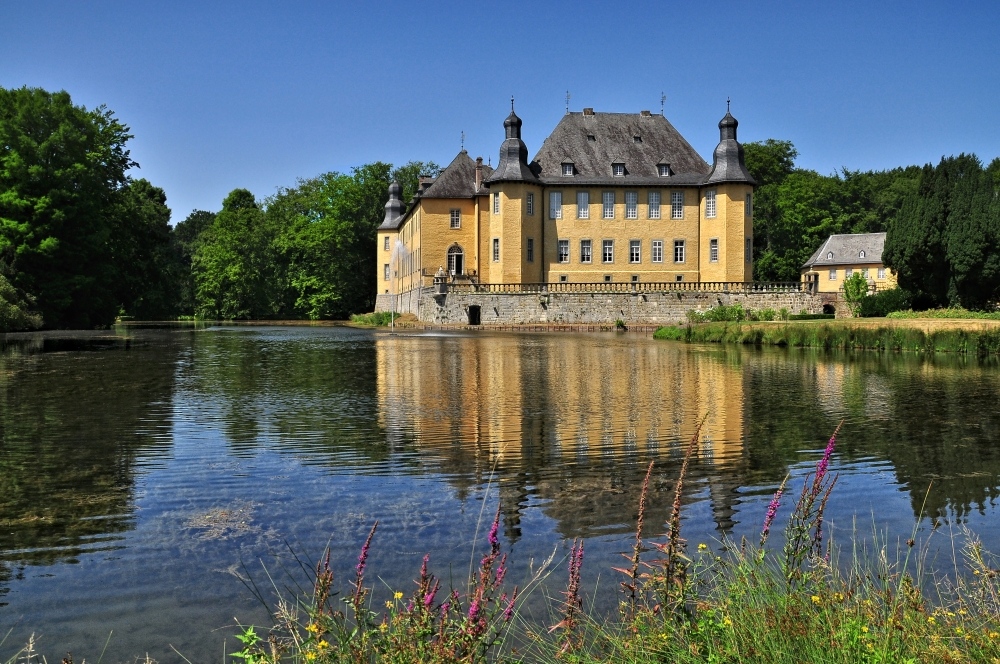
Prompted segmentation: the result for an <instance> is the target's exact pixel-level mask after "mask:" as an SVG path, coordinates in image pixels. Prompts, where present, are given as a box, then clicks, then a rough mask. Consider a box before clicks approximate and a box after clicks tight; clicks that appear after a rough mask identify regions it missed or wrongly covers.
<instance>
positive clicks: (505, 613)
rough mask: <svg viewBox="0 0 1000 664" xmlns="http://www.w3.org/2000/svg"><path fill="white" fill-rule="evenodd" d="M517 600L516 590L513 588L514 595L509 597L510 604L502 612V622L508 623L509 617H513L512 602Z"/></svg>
mask: <svg viewBox="0 0 1000 664" xmlns="http://www.w3.org/2000/svg"><path fill="white" fill-rule="evenodd" d="M515 600H517V588H514V594H513V595H511V597H510V602H509V603H508V604H507V608H506V609H504V610H503V619H504V622H510V619H511V616H513V615H514V601H515Z"/></svg>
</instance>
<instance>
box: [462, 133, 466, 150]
mask: <svg viewBox="0 0 1000 664" xmlns="http://www.w3.org/2000/svg"><path fill="white" fill-rule="evenodd" d="M462 152H465V131H464V130H463V131H462Z"/></svg>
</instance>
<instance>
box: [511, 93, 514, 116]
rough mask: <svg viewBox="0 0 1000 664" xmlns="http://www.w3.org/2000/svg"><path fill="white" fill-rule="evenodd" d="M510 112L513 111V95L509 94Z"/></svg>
mask: <svg viewBox="0 0 1000 664" xmlns="http://www.w3.org/2000/svg"><path fill="white" fill-rule="evenodd" d="M510 112H511V113H513V112H514V95H511V96H510Z"/></svg>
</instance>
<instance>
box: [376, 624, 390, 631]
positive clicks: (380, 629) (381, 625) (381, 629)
mask: <svg viewBox="0 0 1000 664" xmlns="http://www.w3.org/2000/svg"><path fill="white" fill-rule="evenodd" d="M387 629H389V626H388V625H387V624H385V623H382V624H380V625H379V626H378V631H380V632H384V631H385V630H387Z"/></svg>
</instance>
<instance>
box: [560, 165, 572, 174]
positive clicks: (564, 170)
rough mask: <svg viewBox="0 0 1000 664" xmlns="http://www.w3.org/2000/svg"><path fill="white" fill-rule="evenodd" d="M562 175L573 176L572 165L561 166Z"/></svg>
mask: <svg viewBox="0 0 1000 664" xmlns="http://www.w3.org/2000/svg"><path fill="white" fill-rule="evenodd" d="M562 174H563V175H573V164H563V165H562Z"/></svg>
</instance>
